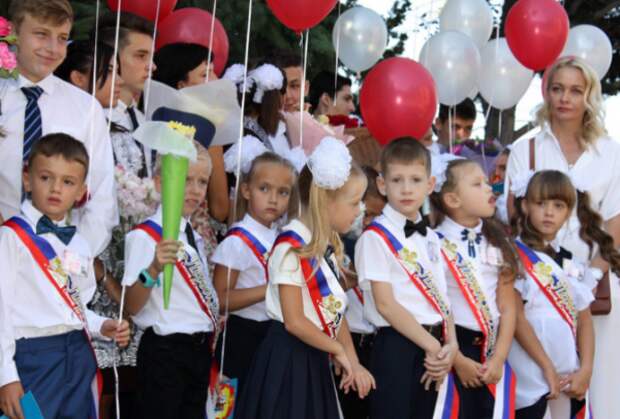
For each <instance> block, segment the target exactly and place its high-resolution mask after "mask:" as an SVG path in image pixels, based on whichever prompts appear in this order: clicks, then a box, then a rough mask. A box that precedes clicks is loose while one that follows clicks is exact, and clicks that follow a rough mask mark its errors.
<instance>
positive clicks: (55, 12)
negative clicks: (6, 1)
mask: <svg viewBox="0 0 620 419" xmlns="http://www.w3.org/2000/svg"><path fill="white" fill-rule="evenodd" d="M27 14H28V15H30V16H32V17H34V18H36V19H37V20H40V21H43V22H46V23H47V22H50V23H52V24H54V25H57V26H60V25H62V24H64V23H65V22H67V21H69V22H71V23H73V8H72V7H71V4H70V3H69V1H68V0H13V1H11V5H10V6H9V16H10V18H11V22H13V25H15V29H18V28H19V26H20V25H21V24H22V22H23V21H24V18H25V17H26V15H27Z"/></svg>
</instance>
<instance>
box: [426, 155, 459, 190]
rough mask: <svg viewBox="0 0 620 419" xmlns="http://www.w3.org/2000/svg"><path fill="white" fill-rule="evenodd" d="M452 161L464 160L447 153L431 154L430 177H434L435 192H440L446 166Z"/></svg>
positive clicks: (444, 180) (444, 181) (444, 178)
mask: <svg viewBox="0 0 620 419" xmlns="http://www.w3.org/2000/svg"><path fill="white" fill-rule="evenodd" d="M453 160H464V158H463V157H461V156H456V155H454V154H448V153H444V154H434V153H433V154H431V175H432V176H434V177H435V189H434V190H435V192H441V188H442V187H443V185H444V183H446V170H447V169H448V164H449V163H450V162H451V161H453Z"/></svg>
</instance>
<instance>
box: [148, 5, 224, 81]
mask: <svg viewBox="0 0 620 419" xmlns="http://www.w3.org/2000/svg"><path fill="white" fill-rule="evenodd" d="M212 21H213V16H212V15H211V13H209V12H207V11H205V10H202V9H198V8H196V7H186V8H183V9H178V10H175V11H174V12H172V14H171V15H170V16H168V17H167V18H166V19H164V20H163V21H162V22H161V24H160V25H159V29H158V31H157V39H156V40H155V49H159V48H161V47H163V46H164V45H168V44H174V43H177V42H183V43H188V44H199V45H203V46H205V47H207V48H209V39H210V38H211V22H212ZM228 51H229V44H228V35H227V34H226V29H224V26H223V25H222V22H220V20H219V19H218V18H215V30H214V31H213V45H212V52H213V55H214V57H215V59H214V61H213V64H214V70H215V73H216V74H217V75H218V76H219V75H221V74H222V72H223V71H224V68H226V63H227V62H228Z"/></svg>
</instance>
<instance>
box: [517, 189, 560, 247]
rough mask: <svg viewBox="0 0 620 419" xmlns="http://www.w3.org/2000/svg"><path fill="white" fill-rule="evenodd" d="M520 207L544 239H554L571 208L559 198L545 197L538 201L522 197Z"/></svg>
mask: <svg viewBox="0 0 620 419" xmlns="http://www.w3.org/2000/svg"><path fill="white" fill-rule="evenodd" d="M521 209H522V210H523V212H524V213H525V215H526V216H527V217H528V218H529V220H530V223H531V224H532V226H533V227H534V229H535V230H536V231H538V232H539V233H540V235H541V236H542V238H543V239H544V240H546V241H552V240H553V239H555V236H556V234H557V233H558V231H560V229H561V228H562V226H563V225H564V223H565V222H566V220H568V217H569V216H570V212H571V209H570V208H569V206H568V205H567V204H566V202H564V201H562V200H559V199H545V200H540V201H534V200H528V199H524V200H523V201H522V202H521Z"/></svg>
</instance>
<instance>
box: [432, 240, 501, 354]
mask: <svg viewBox="0 0 620 419" xmlns="http://www.w3.org/2000/svg"><path fill="white" fill-rule="evenodd" d="M437 234H438V235H439V238H440V239H441V240H442V242H441V254H442V255H443V258H444V260H445V261H446V265H448V269H449V270H450V273H452V276H453V277H454V280H455V281H456V283H457V285H458V286H459V288H460V290H461V293H462V294H463V297H465V300H466V301H467V305H468V306H469V308H470V309H471V311H472V313H473V314H474V317H475V318H476V322H477V323H478V326H479V327H480V330H481V331H482V334H483V335H484V341H483V342H482V363H484V362H485V361H486V359H487V358H488V357H490V356H491V355H492V354H493V351H494V349H495V343H496V341H497V326H496V325H495V321H494V320H493V317H492V316H491V310H490V308H489V302H488V299H487V297H486V295H485V294H484V291H483V290H482V287H481V286H480V283H479V282H478V278H477V277H476V272H475V268H474V266H473V265H472V263H471V260H469V259H467V258H464V257H463V256H462V255H461V254H460V253H459V251H458V250H457V249H458V247H457V245H456V244H454V243H452V242H451V241H450V240H448V239H447V238H446V237H444V236H443V235H442V234H440V233H437Z"/></svg>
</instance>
